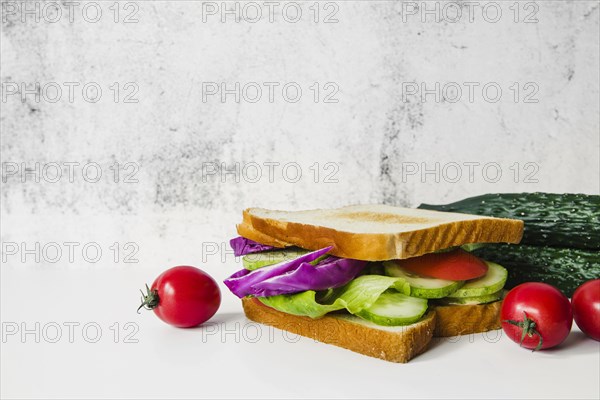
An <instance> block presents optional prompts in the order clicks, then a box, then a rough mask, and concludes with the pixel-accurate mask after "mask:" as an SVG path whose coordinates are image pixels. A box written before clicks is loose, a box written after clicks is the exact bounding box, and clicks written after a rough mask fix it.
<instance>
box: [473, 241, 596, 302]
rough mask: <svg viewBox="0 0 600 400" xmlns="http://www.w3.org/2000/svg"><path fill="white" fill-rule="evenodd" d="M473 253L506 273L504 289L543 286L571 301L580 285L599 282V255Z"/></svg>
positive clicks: (510, 249)
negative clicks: (551, 286) (502, 267)
mask: <svg viewBox="0 0 600 400" xmlns="http://www.w3.org/2000/svg"><path fill="white" fill-rule="evenodd" d="M473 253H474V254H476V255H477V256H478V257H481V258H483V259H485V260H488V261H492V262H496V263H498V264H500V265H502V266H504V267H506V269H508V280H507V282H506V287H507V288H512V287H514V286H516V285H518V284H521V283H524V282H545V283H549V284H551V285H554V286H556V287H557V288H559V289H560V290H561V291H562V292H563V293H564V294H566V295H567V296H569V297H570V296H572V295H573V292H574V291H575V289H577V287H578V286H579V285H581V284H582V283H584V282H586V281H588V280H590V279H596V278H600V252H599V251H590V250H581V249H565V248H559V247H548V246H529V245H522V244H519V245H514V244H489V245H486V246H484V247H481V248H479V249H477V250H475V251H474V252H473Z"/></svg>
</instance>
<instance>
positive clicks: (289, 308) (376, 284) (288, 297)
mask: <svg viewBox="0 0 600 400" xmlns="http://www.w3.org/2000/svg"><path fill="white" fill-rule="evenodd" d="M389 289H394V290H396V291H398V292H400V293H402V294H405V295H409V294H410V286H409V284H408V282H406V281H405V280H404V279H403V278H395V277H390V276H381V275H363V276H359V277H358V278H356V279H354V280H352V281H351V282H349V283H348V284H346V285H345V286H343V287H341V288H338V289H334V290H329V291H327V292H315V291H314V290H307V291H305V292H301V293H295V294H284V295H278V296H270V297H259V298H258V300H260V301H261V302H262V303H263V304H265V305H266V306H269V307H271V308H274V309H276V310H279V311H282V312H284V313H287V314H293V315H302V316H307V317H311V318H320V317H322V316H324V315H325V314H327V313H329V312H332V311H338V310H343V309H346V310H348V312H350V313H351V314H357V313H359V312H360V311H362V310H364V309H367V308H369V307H371V306H372V305H373V303H375V302H376V301H377V299H378V298H379V296H381V294H382V293H383V292H385V291H386V290H389ZM317 297H319V299H318V300H317Z"/></svg>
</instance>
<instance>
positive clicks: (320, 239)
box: [238, 209, 523, 261]
mask: <svg viewBox="0 0 600 400" xmlns="http://www.w3.org/2000/svg"><path fill="white" fill-rule="evenodd" d="M332 211H336V210H332ZM240 227H241V228H242V229H241V230H240ZM249 227H251V228H252V230H253V231H256V232H259V233H261V234H263V235H266V237H268V238H272V239H273V240H276V241H278V242H283V243H287V244H293V245H295V246H298V247H302V248H304V249H308V250H318V249H322V248H324V247H328V246H333V249H332V250H331V251H330V252H329V253H330V254H333V255H335V256H338V257H344V258H354V259H358V260H366V261H386V260H393V259H404V258H410V257H416V256H420V255H423V254H428V253H432V252H434V251H437V250H442V249H447V248H450V247H453V246H461V245H463V244H466V243H519V242H520V241H521V237H522V236H523V221H520V220H513V219H502V218H491V217H478V218H476V219H469V220H457V221H453V222H452V221H451V222H445V223H439V224H438V225H435V226H432V227H428V228H425V229H416V230H406V231H403V232H396V233H356V232H346V231H342V230H336V229H333V228H329V227H325V226H317V225H310V224H303V223H297V222H291V221H285V220H280V219H270V218H263V217H260V216H257V215H255V214H254V213H253V209H246V210H244V223H243V224H241V225H238V233H239V234H240V235H242V236H244V233H246V234H247V233H248V231H250V229H249ZM249 239H252V238H251V237H249ZM265 244H266V243H265Z"/></svg>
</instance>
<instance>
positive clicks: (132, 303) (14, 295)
mask: <svg viewBox="0 0 600 400" xmlns="http://www.w3.org/2000/svg"><path fill="white" fill-rule="evenodd" d="M205 269H206V270H207V272H209V273H211V274H212V275H213V276H214V277H215V279H218V280H221V279H222V278H224V277H225V276H226V275H227V274H228V273H230V272H232V270H234V269H235V267H233V268H232V267H231V266H229V267H225V266H215V267H214V268H212V269H209V268H205ZM158 273H160V270H150V269H108V270H94V269H91V270H43V269H36V270H31V269H3V270H2V275H1V278H2V286H1V289H2V292H1V293H2V305H1V306H2V307H1V309H2V322H3V328H4V330H5V332H4V334H5V335H4V337H3V343H2V358H1V359H2V364H1V366H2V389H1V390H2V392H1V394H2V397H3V398H23V397H25V398H32V397H33V398H84V397H94V398H109V397H119V398H130V397H131V398H164V397H168V398H217V397H227V398H234V397H235V398H240V397H244V398H306V397H320V398H323V397H335V398H346V397H351V398H354V397H357V398H358V397H362V398H367V397H368V398H393V397H401V398H440V397H442V398H515V397H518V398H544V399H547V398H596V399H597V398H598V397H599V396H600V343H599V342H595V341H593V340H591V339H587V338H586V337H585V336H584V335H583V334H582V333H581V332H580V331H579V330H578V329H577V328H576V327H574V329H573V331H572V332H571V335H570V336H569V338H568V339H567V341H566V342H565V343H564V344H563V345H561V346H560V347H559V348H557V349H555V350H551V351H543V352H537V353H532V352H530V351H526V350H524V349H521V348H519V347H518V346H517V345H515V344H514V343H513V342H511V341H510V340H509V339H508V338H506V337H505V336H502V335H501V331H494V332H492V333H490V334H488V335H487V336H486V335H483V334H476V335H472V336H463V337H460V338H447V339H444V340H434V342H433V343H432V346H431V348H430V349H429V350H428V351H427V352H425V353H424V354H422V355H421V356H419V357H417V358H415V359H413V360H412V361H411V362H410V363H408V364H393V363H388V362H384V361H381V360H378V359H374V358H370V357H366V356H362V355H359V354H356V353H353V352H350V351H347V350H343V349H340V348H337V347H334V346H330V345H325V344H322V343H317V342H315V341H313V340H311V339H306V338H299V337H296V336H295V335H292V334H289V335H287V336H286V335H285V334H284V333H283V332H282V331H280V330H277V329H273V328H267V327H264V326H261V328H258V327H259V326H258V325H256V324H254V323H250V322H249V321H248V320H246V319H245V317H244V315H243V313H242V309H241V305H240V302H239V300H238V299H237V298H235V297H234V296H233V295H232V294H231V293H229V292H228V291H227V290H226V288H225V287H224V286H223V285H221V288H222V295H223V302H222V304H221V308H220V309H219V311H218V313H217V314H216V315H215V317H214V318H213V319H212V320H211V321H210V324H209V325H208V326H206V327H200V328H195V329H177V328H173V327H170V326H168V325H166V324H164V323H163V322H162V321H160V320H159V319H158V318H157V317H155V316H154V315H153V313H151V312H145V313H143V314H141V315H138V314H136V312H135V310H136V307H137V305H138V301H139V292H138V288H140V287H142V286H143V283H144V282H149V283H150V282H151V281H152V279H153V278H154V277H155V276H156V275H157V274H158ZM23 322H24V323H25V324H26V326H25V327H26V328H27V329H31V330H32V331H34V332H35V330H36V328H35V323H36V322H39V323H40V325H39V329H38V332H39V336H40V337H39V340H40V342H39V343H36V337H35V333H29V334H27V335H26V336H25V338H23V337H21V335H20V334H19V333H20V332H19V333H17V334H14V335H8V334H7V332H6V331H7V330H10V329H12V328H14V326H15V325H14V324H15V323H16V324H17V326H18V328H19V330H21V328H22V327H21V323H23ZM71 322H74V323H79V325H73V335H72V338H71V339H72V343H71V342H70V339H69V329H68V323H71ZM115 322H118V323H119V329H118V331H119V333H120V335H119V337H118V338H116V341H117V343H115V331H117V330H116V329H115V328H116V326H115V325H114V323H115ZM128 322H131V323H133V324H131V325H128V329H127V330H126V329H125V324H126V323H128ZM65 323H67V325H65ZM86 323H91V324H90V325H88V330H87V336H84V334H83V326H84V325H85V324H86ZM56 324H58V325H59V326H62V328H61V331H62V336H61V337H60V338H59V339H58V340H57V339H56V332H57V330H56ZM96 324H97V325H96ZM98 326H99V327H100V328H101V329H102V334H101V336H100V337H99V338H98V340H97V342H96V343H88V342H87V341H86V339H87V340H90V341H93V340H95V336H96V327H98ZM111 327H112V329H111ZM133 327H137V328H139V330H138V331H137V332H136V333H135V334H134V335H133V336H132V337H131V338H130V339H133V341H134V343H125V334H126V333H131V332H133ZM498 335H500V336H498ZM52 341H56V343H51V342H52ZM135 341H137V343H135Z"/></svg>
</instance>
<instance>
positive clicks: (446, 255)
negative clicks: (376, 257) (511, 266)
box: [396, 249, 488, 281]
mask: <svg viewBox="0 0 600 400" xmlns="http://www.w3.org/2000/svg"><path fill="white" fill-rule="evenodd" d="M396 262H397V263H398V264H399V265H401V266H402V267H403V268H406V269H407V270H409V271H410V272H412V273H415V274H419V275H422V276H428V277H430V278H437V279H446V280H449V281H467V280H469V279H476V278H481V277H482V276H484V275H485V274H486V273H487V270H488V266H487V264H486V263H485V262H484V261H483V260H481V259H480V258H477V257H475V256H474V255H473V254H471V253H469V252H467V251H464V250H463V249H456V250H451V251H446V252H443V253H430V254H425V255H422V256H419V257H413V258H407V259H405V260H396Z"/></svg>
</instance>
